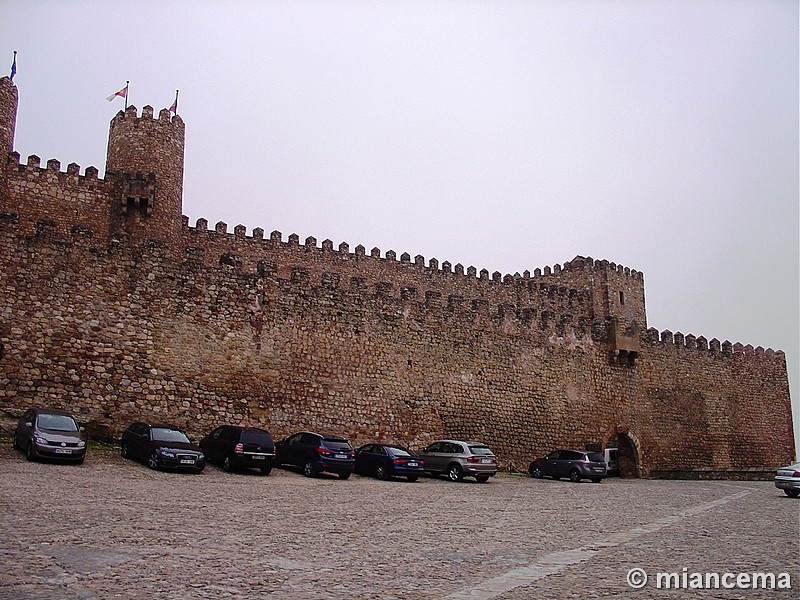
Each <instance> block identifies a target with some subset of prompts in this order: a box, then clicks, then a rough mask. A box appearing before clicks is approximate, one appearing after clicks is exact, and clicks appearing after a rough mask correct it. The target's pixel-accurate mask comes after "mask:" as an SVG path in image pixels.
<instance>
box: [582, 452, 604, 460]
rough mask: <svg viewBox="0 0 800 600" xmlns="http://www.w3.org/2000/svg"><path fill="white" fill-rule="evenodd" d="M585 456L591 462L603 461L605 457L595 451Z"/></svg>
mask: <svg viewBox="0 0 800 600" xmlns="http://www.w3.org/2000/svg"><path fill="white" fill-rule="evenodd" d="M586 457H587V458H588V459H589V460H590V461H592V462H605V461H606V459H605V457H604V456H603V455H602V454H598V453H596V452H589V454H587V455H586Z"/></svg>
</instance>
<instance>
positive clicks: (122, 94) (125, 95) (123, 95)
mask: <svg viewBox="0 0 800 600" xmlns="http://www.w3.org/2000/svg"><path fill="white" fill-rule="evenodd" d="M117 96H119V97H120V98H125V99H126V100H127V98H128V84H127V83H126V84H125V87H124V88H122V89H121V90H120V91H118V92H114V93H113V94H111V95H110V96H109V97H108V98H106V100H108V101H109V102H111V101H112V100H113V99H114V98H116V97H117Z"/></svg>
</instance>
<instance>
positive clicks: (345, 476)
mask: <svg viewBox="0 0 800 600" xmlns="http://www.w3.org/2000/svg"><path fill="white" fill-rule="evenodd" d="M339 479H350V473H339Z"/></svg>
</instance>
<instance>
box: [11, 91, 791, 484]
mask: <svg viewBox="0 0 800 600" xmlns="http://www.w3.org/2000/svg"><path fill="white" fill-rule="evenodd" d="M17 104H18V94H17V88H16V86H15V85H14V84H13V83H12V82H11V81H10V80H9V79H8V78H7V77H4V78H2V79H0V148H2V149H3V152H4V154H5V156H6V160H5V162H4V164H3V165H2V171H0V255H1V256H2V264H3V269H2V273H1V274H0V341H2V344H3V351H2V356H1V357H0V368H1V372H0V398H1V399H2V404H0V406H2V407H3V408H4V409H6V410H8V409H13V410H20V409H23V408H25V407H27V406H29V405H34V404H36V405H49V406H55V407H63V408H66V409H68V410H71V411H72V412H73V413H74V414H75V415H76V416H77V417H78V419H79V420H80V421H82V422H83V423H85V424H86V427H87V429H88V430H89V431H90V433H91V434H92V435H94V436H95V437H100V438H108V439H115V438H118V436H119V433H120V432H121V430H122V429H124V427H125V426H127V424H128V423H130V422H131V421H133V420H138V419H150V420H157V421H170V422H173V423H176V424H178V425H180V426H182V427H184V428H185V429H187V430H188V431H189V432H190V433H191V434H193V435H195V436H199V435H201V434H204V433H206V432H208V431H209V430H211V429H212V428H213V427H215V426H217V425H219V424H223V423H245V424H249V425H257V426H262V427H265V428H267V429H268V430H270V431H271V432H272V433H273V435H274V436H276V438H277V437H282V436H284V435H288V434H290V433H292V432H294V431H296V430H299V429H312V430H324V431H330V432H335V433H341V434H345V435H348V436H349V437H350V439H351V441H352V442H353V443H354V444H361V443H365V442H367V441H372V440H390V441H394V442H398V443H402V444H405V445H408V446H411V447H412V448H418V447H421V446H423V445H425V444H427V443H429V442H430V441H432V440H433V439H437V438H441V437H450V438H469V439H479V440H482V441H485V442H487V443H489V444H490V445H491V446H492V448H493V449H494V450H495V452H496V453H497V455H498V458H499V460H500V462H501V464H503V465H505V466H509V467H510V468H519V469H524V468H525V467H526V465H527V463H528V461H529V460H530V459H532V458H534V457H536V456H539V455H542V454H543V453H545V452H547V451H549V450H552V449H554V448H558V447H585V446H588V445H591V446H592V447H594V446H600V447H607V446H611V445H614V446H617V447H618V448H619V451H620V462H621V468H622V470H623V472H624V473H626V474H631V475H635V474H641V475H656V476H657V475H664V476H670V475H674V474H678V475H681V474H688V473H695V474H696V473H702V472H717V473H736V472H747V471H752V470H771V469H773V468H774V467H776V466H778V465H780V464H784V463H787V462H788V461H790V460H791V459H792V458H793V457H794V441H793V431H792V417H791V407H790V396H789V384H788V376H787V370H786V359H785V356H784V354H783V352H780V351H777V352H776V351H772V350H764V349H763V348H760V347H757V348H753V347H752V346H749V345H747V346H743V345H742V344H739V343H736V344H731V343H730V342H727V341H724V342H720V341H719V340H716V339H712V340H707V339H706V338H704V337H702V336H700V337H696V336H694V335H689V334H686V335H684V334H683V333H673V332H671V331H662V332H660V333H659V332H658V331H656V330H654V329H648V328H647V316H646V311H645V296H644V277H643V275H642V273H640V272H638V271H636V270H632V269H629V268H627V267H623V266H621V265H617V264H615V263H613V262H608V261H606V260H595V259H592V258H589V257H580V256H579V257H576V258H574V259H573V260H571V261H569V262H566V263H564V264H563V265H555V266H554V267H552V268H551V267H544V268H543V269H535V270H534V271H533V272H532V273H531V272H528V271H526V272H525V273H523V274H514V275H501V274H500V273H497V272H495V273H491V274H490V273H489V272H487V271H486V270H482V271H480V272H478V271H476V269H475V268H474V267H468V268H464V266H463V265H461V264H456V265H453V264H451V263H449V262H442V263H440V262H439V261H438V260H436V259H434V258H430V259H427V260H426V259H425V257H423V256H415V257H411V256H410V255H408V254H405V253H404V254H402V255H400V256H399V257H398V256H397V254H396V253H395V252H394V251H391V250H388V251H386V252H382V251H381V250H379V249H378V248H374V249H372V250H370V251H369V252H368V251H367V250H366V249H365V248H364V247H363V246H356V247H355V248H352V249H351V248H350V247H349V245H348V244H346V243H341V244H339V245H338V246H336V247H334V244H333V242H332V241H330V240H324V241H322V242H321V243H318V242H317V240H316V239H314V238H312V237H309V238H307V239H305V240H304V241H303V242H302V243H301V241H300V240H299V238H298V236H297V235H289V236H288V238H286V239H284V236H283V234H281V233H280V232H278V231H274V232H272V233H271V234H269V235H268V236H265V235H264V231H263V230H262V229H258V228H256V229H253V230H252V233H251V235H249V236H248V235H246V228H245V227H244V226H243V225H237V226H236V227H234V228H233V232H232V233H231V232H229V231H228V227H227V225H226V224H225V223H217V224H216V225H215V226H214V228H213V229H209V227H208V223H207V222H206V221H205V220H204V219H199V220H197V222H196V223H195V224H194V225H190V224H189V221H188V219H187V218H186V217H184V216H182V185H183V152H184V123H183V121H182V120H181V118H180V117H179V116H177V115H172V114H171V113H170V112H169V111H168V110H166V109H164V110H161V111H160V113H159V114H158V115H157V116H156V115H154V114H153V109H152V108H151V107H149V106H145V107H144V108H143V109H142V111H141V114H138V111H137V109H136V108H135V107H128V108H127V110H125V111H120V112H119V113H118V114H117V115H116V116H115V117H114V118H113V119H112V121H111V125H110V129H109V136H108V152H107V162H106V173H105V176H104V177H103V178H100V177H99V176H98V170H97V169H95V168H94V167H88V168H86V169H85V172H84V173H83V174H80V168H79V166H78V165H76V164H69V165H67V167H66V170H65V171H63V170H62V169H61V164H60V163H59V162H58V161H57V160H49V161H47V163H46V166H44V167H42V165H41V161H40V159H39V157H37V156H30V157H28V158H27V160H26V162H24V163H23V162H21V161H20V156H19V154H17V153H15V152H14V151H13V150H14V129H15V126H16V112H17Z"/></svg>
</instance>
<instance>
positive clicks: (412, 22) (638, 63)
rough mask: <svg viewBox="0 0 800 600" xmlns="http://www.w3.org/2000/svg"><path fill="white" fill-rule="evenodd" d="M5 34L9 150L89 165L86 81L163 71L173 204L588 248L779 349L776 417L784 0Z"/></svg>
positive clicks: (397, 245)
mask: <svg viewBox="0 0 800 600" xmlns="http://www.w3.org/2000/svg"><path fill="white" fill-rule="evenodd" d="M13 50H17V51H18V52H19V54H18V56H17V69H18V71H17V76H16V78H15V82H16V83H17V85H18V87H19V93H20V109H19V114H18V120H17V131H16V150H17V151H18V152H20V154H22V156H23V159H24V158H25V157H27V155H28V154H37V155H39V156H40V157H41V158H42V159H43V161H44V160H47V159H48V158H57V159H59V160H60V161H61V162H62V165H63V168H66V164H67V163H69V162H77V163H78V164H80V165H81V167H82V168H85V167H87V166H90V165H94V166H96V167H98V168H99V169H100V171H101V172H102V171H103V170H104V166H105V147H106V138H107V134H108V123H109V121H110V119H111V118H112V117H113V115H114V114H115V113H116V111H117V110H119V109H121V108H122V107H123V100H122V99H117V100H115V101H114V102H112V103H108V102H106V100H105V98H106V96H108V95H109V94H111V93H113V92H115V91H116V90H118V89H120V88H121V87H123V86H124V85H125V81H126V80H130V81H131V85H130V96H129V102H130V103H131V104H133V105H135V106H137V107H139V108H140V109H141V107H142V106H144V105H145V104H150V105H152V106H153V107H154V108H155V109H156V110H158V109H161V108H165V107H168V106H169V105H170V104H171V103H172V100H173V99H174V96H175V90H176V89H180V104H179V114H180V115H181V117H182V118H183V119H184V121H185V122H186V127H187V129H186V131H187V132H186V170H185V187H184V214H186V215H188V216H189V218H190V222H191V223H192V224H194V222H195V220H196V219H197V218H199V217H205V218H206V219H208V221H209V223H210V224H211V225H212V226H213V224H214V223H216V222H217V221H225V222H227V223H228V225H229V230H232V228H233V227H234V226H235V225H237V224H240V223H241V224H243V225H245V226H247V230H248V233H249V232H250V231H251V230H252V228H254V227H261V228H263V229H264V230H265V231H266V232H270V231H272V230H275V229H277V230H280V231H282V232H283V234H284V239H286V236H288V234H290V233H297V234H299V235H300V238H301V239H305V238H306V237H307V236H314V237H316V238H317V239H318V240H320V241H321V240H324V239H326V238H329V239H331V240H333V241H334V244H335V245H338V244H339V243H340V242H342V241H345V242H348V243H349V244H350V247H351V248H352V247H354V246H356V245H358V244H363V245H364V246H365V247H366V248H367V249H368V250H369V249H371V248H372V247H374V246H377V247H379V248H381V250H382V251H384V252H385V251H386V250H389V249H392V250H395V251H396V252H397V253H398V255H399V254H400V253H402V252H408V253H409V254H411V255H412V256H414V255H417V254H422V255H423V256H425V257H426V259H427V258H431V257H436V258H438V259H439V261H445V260H449V261H450V262H451V263H453V264H455V263H462V264H464V265H465V266H470V265H474V266H475V267H477V268H478V270H480V269H483V268H486V269H488V270H489V271H490V272H493V271H500V272H502V273H514V272H522V271H524V270H525V269H529V270H531V271H532V270H533V269H535V268H536V267H544V266H546V265H554V264H556V263H564V262H565V261H568V260H571V259H572V258H573V257H574V256H576V255H578V254H580V255H584V256H592V257H594V258H606V259H608V260H610V261H614V262H617V263H620V264H623V265H625V266H628V267H631V268H633V269H637V270H640V271H643V272H644V274H645V284H646V286H645V291H646V294H647V299H646V301H647V315H648V325H649V326H651V327H655V328H657V329H658V330H659V331H661V330H664V329H670V330H671V331H673V332H676V331H681V332H683V333H684V334H688V333H692V334H694V335H696V336H700V335H703V336H705V337H707V338H708V339H711V338H715V337H716V338H718V339H719V340H721V341H724V340H729V341H731V342H741V343H743V344H752V345H753V346H763V347H765V348H773V349H782V350H784V351H785V352H786V355H787V363H788V366H789V369H790V377H791V385H792V397H793V404H794V408H795V423H796V424H798V425H796V426H795V430H796V435H797V436H800V431H798V430H800V410H799V409H798V404H799V403H798V398H797V396H798V387H797V386H798V350H799V349H798V339H799V338H800V325H799V324H798V304H799V303H798V297H799V296H800V293H799V292H798V289H799V288H798V285H799V284H798V274H799V273H800V267H799V265H798V253H799V242H798V223H799V221H798V204H799V202H800V201H799V198H798V165H799V164H800V157H799V156H798V106H799V100H798V3H797V2H796V1H795V0H783V1H781V0H773V1H769V0H749V1H747V0H742V1H737V0H719V1H713V0H709V1H703V0H675V1H658V0H655V1H652V2H641V1H637V0H632V1H616V2H614V1H589V0H586V1H569V0H559V1H557V0H541V1H535V0H528V1H507V2H504V1H495V0H491V1H490V0H482V1H469V0H459V1H448V0H442V1H439V2H430V1H428V0H426V1H421V2H416V1H413V0H411V1H404V2H382V1H380V0H376V1H367V0H363V1H340V2H332V1H331V2H327V1H324V0H317V1H294V2H256V1H253V2H231V1H229V2H216V1H215V2H202V1H195V2H138V3H137V2H109V1H100V0H97V1H92V2H89V1H86V2H75V1H73V2H58V1H48V2H46V1H35V0H24V1H17V0H2V2H0V61H2V60H6V61H7V63H8V67H10V64H11V58H12V51H13ZM0 65H2V63H0ZM7 72H8V71H6V73H7ZM799 439H800V437H799Z"/></svg>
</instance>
